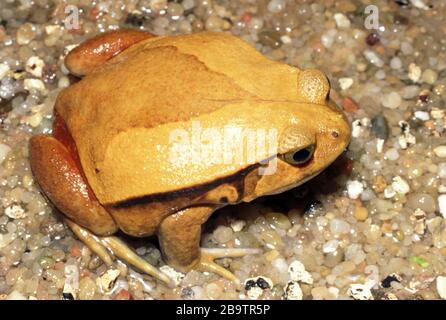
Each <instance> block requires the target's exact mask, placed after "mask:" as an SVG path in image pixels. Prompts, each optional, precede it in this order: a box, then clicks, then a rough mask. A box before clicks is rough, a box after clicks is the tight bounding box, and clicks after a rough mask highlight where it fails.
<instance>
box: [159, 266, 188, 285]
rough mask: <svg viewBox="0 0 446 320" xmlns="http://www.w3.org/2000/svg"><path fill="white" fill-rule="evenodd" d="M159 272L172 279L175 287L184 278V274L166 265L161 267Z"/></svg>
mask: <svg viewBox="0 0 446 320" xmlns="http://www.w3.org/2000/svg"><path fill="white" fill-rule="evenodd" d="M160 271H161V272H162V273H164V274H165V275H167V276H168V277H169V278H170V279H172V280H173V282H174V283H175V285H176V286H177V285H179V284H180V283H181V281H182V280H183V278H184V273H181V272H178V271H176V270H175V269H174V268H172V267H170V266H168V265H165V266H162V267H161V268H160Z"/></svg>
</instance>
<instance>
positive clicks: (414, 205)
mask: <svg viewBox="0 0 446 320" xmlns="http://www.w3.org/2000/svg"><path fill="white" fill-rule="evenodd" d="M407 206H408V207H409V208H411V209H413V210H415V209H421V210H423V211H425V212H427V213H431V212H434V211H435V210H436V208H437V206H436V203H435V199H434V198H433V197H432V196H431V195H429V194H427V193H413V194H410V195H409V196H408V197H407Z"/></svg>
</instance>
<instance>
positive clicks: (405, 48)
mask: <svg viewBox="0 0 446 320" xmlns="http://www.w3.org/2000/svg"><path fill="white" fill-rule="evenodd" d="M401 52H402V53H403V54H405V55H406V56H408V55H411V54H412V53H413V47H412V45H411V44H410V43H409V42H405V41H404V42H401Z"/></svg>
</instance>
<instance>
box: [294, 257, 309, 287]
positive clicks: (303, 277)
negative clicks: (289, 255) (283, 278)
mask: <svg viewBox="0 0 446 320" xmlns="http://www.w3.org/2000/svg"><path fill="white" fill-rule="evenodd" d="M288 273H289V274H290V278H291V280H293V281H300V282H303V283H307V284H313V277H312V276H311V273H309V272H308V271H306V270H305V266H304V265H303V263H302V262H300V261H298V260H295V261H293V262H291V263H290V266H289V267H288Z"/></svg>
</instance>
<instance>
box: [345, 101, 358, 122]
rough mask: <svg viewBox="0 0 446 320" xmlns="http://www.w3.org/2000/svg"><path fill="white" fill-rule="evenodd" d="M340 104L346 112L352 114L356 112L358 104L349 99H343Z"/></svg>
mask: <svg viewBox="0 0 446 320" xmlns="http://www.w3.org/2000/svg"><path fill="white" fill-rule="evenodd" d="M341 104H342V107H343V108H344V110H345V111H346V112H349V113H354V112H356V111H358V104H357V103H356V102H355V101H354V100H353V99H351V98H348V97H345V98H344V99H342V101H341ZM358 121H359V120H358Z"/></svg>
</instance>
